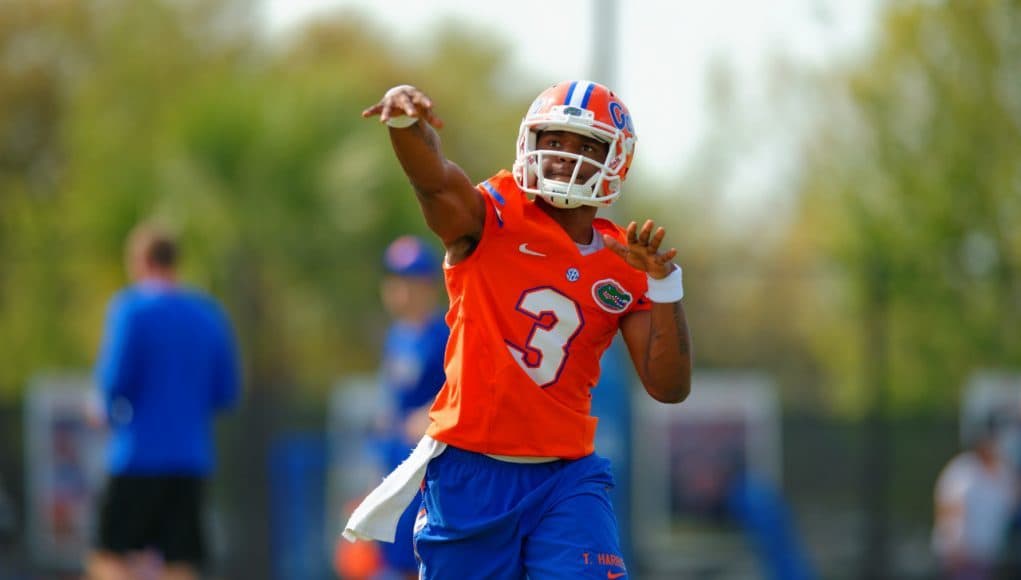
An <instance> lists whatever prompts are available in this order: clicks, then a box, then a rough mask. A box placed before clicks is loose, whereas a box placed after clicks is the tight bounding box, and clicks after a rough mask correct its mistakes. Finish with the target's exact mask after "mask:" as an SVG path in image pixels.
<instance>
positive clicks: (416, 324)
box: [377, 236, 450, 578]
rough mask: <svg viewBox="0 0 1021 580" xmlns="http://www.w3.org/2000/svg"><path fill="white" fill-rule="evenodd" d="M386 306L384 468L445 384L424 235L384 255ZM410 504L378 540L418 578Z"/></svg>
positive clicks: (436, 297) (404, 450)
mask: <svg viewBox="0 0 1021 580" xmlns="http://www.w3.org/2000/svg"><path fill="white" fill-rule="evenodd" d="M383 266H384V269H385V271H386V274H385V276H384V277H383V281H382V285H381V295H382V301H383V307H384V309H385V310H386V312H387V314H388V315H389V316H390V318H391V320H392V322H391V325H390V327H389V329H388V331H387V334H386V339H385V341H384V343H383V351H382V357H381V361H380V372H379V381H380V389H381V395H382V397H383V399H384V401H383V409H384V413H383V415H382V417H381V418H380V421H379V423H378V426H377V434H378V444H379V450H380V453H381V465H380V467H381V468H382V472H383V473H389V472H391V471H393V470H394V468H396V467H397V466H398V465H399V464H400V463H401V462H402V461H404V460H405V459H406V458H407V457H408V456H409V455H410V454H411V451H412V450H413V449H414V448H415V445H416V444H417V443H418V441H419V439H421V438H422V435H423V434H424V433H425V430H426V428H427V427H428V426H429V416H428V413H429V407H430V406H431V405H432V402H433V399H435V398H436V394H437V393H438V392H439V391H440V387H442V386H443V382H444V381H445V380H446V376H445V374H444V371H443V360H444V352H445V350H446V346H447V338H448V337H449V336H450V330H449V329H448V328H447V324H446V322H445V321H444V309H443V308H442V307H441V291H440V275H441V270H440V259H439V257H438V254H437V253H436V252H434V251H433V249H432V248H431V247H430V246H429V245H428V244H426V243H425V242H424V241H423V240H422V239H420V238H418V237H415V236H402V237H399V238H397V239H396V240H394V241H393V242H392V243H391V244H390V245H389V247H387V249H386V252H385V254H384V257H383ZM417 513H418V505H417V502H412V504H411V505H410V506H408V508H407V509H406V510H405V511H404V514H403V515H402V516H401V519H400V523H399V524H398V527H397V535H396V538H395V541H394V543H392V544H390V543H386V542H381V543H380V552H381V555H382V557H383V558H382V559H383V562H384V565H385V566H386V568H387V574H389V575H390V576H391V577H392V576H397V577H407V578H417V577H418V562H417V558H416V557H415V553H414V548H413V545H412V544H413V541H412V533H413V530H412V528H413V527H414V523H415V517H416V515H417Z"/></svg>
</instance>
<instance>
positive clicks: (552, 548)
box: [415, 447, 627, 580]
mask: <svg viewBox="0 0 1021 580" xmlns="http://www.w3.org/2000/svg"><path fill="white" fill-rule="evenodd" d="M612 487H613V476H612V475H610V462H609V461H607V460H606V459H603V458H602V457H599V456H597V455H589V456H587V457H583V458H581V459H576V460H572V461H567V460H561V461H554V462H550V463H538V464H522V463H509V462H506V461H499V460H496V459H493V458H491V457H487V456H486V455H482V454H479V453H472V452H470V451H464V450H462V449H458V448H455V447H447V449H446V451H444V452H443V453H442V454H441V455H440V456H439V457H436V458H434V459H433V460H432V461H431V462H430V463H429V467H428V469H427V471H426V476H425V485H424V489H423V492H422V508H423V510H424V514H422V516H421V518H420V521H419V522H417V523H416V528H417V531H416V533H415V549H416V551H417V553H418V555H419V557H420V559H421V568H420V573H421V578H423V579H426V580H430V579H436V578H487V579H503V578H507V579H511V578H513V579H522V578H525V577H527V578H529V580H547V579H553V578H564V579H567V578H599V579H600V580H607V579H609V580H613V579H615V578H626V577H627V570H626V569H625V568H624V560H623V558H622V556H621V551H620V539H619V537H618V533H617V519H616V518H615V517H614V515H613V507H612V504H611V502H610V495H609V490H610V489H611V488H612Z"/></svg>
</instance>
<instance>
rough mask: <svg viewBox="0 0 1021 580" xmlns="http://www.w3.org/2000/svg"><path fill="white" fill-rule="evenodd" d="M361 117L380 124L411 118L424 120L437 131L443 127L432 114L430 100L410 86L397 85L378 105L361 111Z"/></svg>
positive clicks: (438, 119) (439, 120)
mask: <svg viewBox="0 0 1021 580" xmlns="http://www.w3.org/2000/svg"><path fill="white" fill-rule="evenodd" d="M362 117H365V118H366V119H368V118H370V117H378V118H379V120H380V122H382V123H386V122H387V121H390V120H391V119H396V118H398V117H412V118H416V119H424V120H425V121H426V122H427V123H429V124H430V125H432V126H433V127H436V128H437V129H441V128H442V127H443V121H442V120H441V119H440V118H439V117H437V116H436V115H434V114H433V102H432V99H430V98H429V97H428V96H426V94H425V93H423V92H422V91H420V90H418V89H417V88H415V87H413V86H411V85H397V86H396V87H393V88H392V89H390V90H388V91H387V92H386V94H384V95H383V98H382V99H380V101H379V102H378V103H376V104H375V105H372V106H371V107H369V108H368V109H365V110H364V111H362Z"/></svg>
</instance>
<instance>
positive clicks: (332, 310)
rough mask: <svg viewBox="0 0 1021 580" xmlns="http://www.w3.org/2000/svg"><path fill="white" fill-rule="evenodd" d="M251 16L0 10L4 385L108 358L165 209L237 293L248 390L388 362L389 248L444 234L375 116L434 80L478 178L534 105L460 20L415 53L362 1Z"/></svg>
mask: <svg viewBox="0 0 1021 580" xmlns="http://www.w3.org/2000/svg"><path fill="white" fill-rule="evenodd" d="M251 14H252V11H251V7H250V5H248V4H247V3H245V2H238V1H231V0H210V1H203V2H169V1H159V0H139V1H113V2H109V1H107V2H86V3H80V2H47V3H38V5H37V4H36V3H24V2H22V3H3V4H0V109H2V110H0V258H2V260H0V317H2V319H3V321H4V324H2V325H0V343H2V344H3V345H4V349H3V350H2V352H3V354H2V355H0V356H2V357H3V362H4V364H0V397H12V396H14V397H17V396H18V394H19V393H20V391H21V390H22V389H23V387H24V384H25V381H26V379H27V377H28V376H29V375H30V374H31V373H33V372H35V371H36V370H38V369H40V368H43V367H50V368H52V367H57V368H87V367H88V366H89V365H90V364H91V361H92V358H93V356H94V353H95V348H96V342H97V340H98V336H99V326H100V323H101V320H102V316H103V305H104V303H105V301H106V300H107V299H108V298H109V296H110V294H111V293H112V292H113V291H115V290H116V288H117V287H118V286H120V285H121V284H123V283H124V281H125V278H124V274H123V272H122V260H121V253H122V242H123V238H124V235H125V234H126V232H127V231H128V229H129V228H130V227H131V225H132V224H134V223H135V222H136V221H137V220H139V219H142V218H156V219H159V220H162V221H164V222H167V223H168V224H169V225H171V226H172V227H175V228H176V229H178V230H179V231H180V233H181V234H182V238H183V240H182V241H183V245H184V251H185V253H186V259H185V261H184V265H185V272H186V275H185V278H186V279H187V280H188V281H190V282H194V283H197V284H199V285H202V286H204V287H207V288H209V289H210V290H212V291H213V292H215V293H217V294H218V295H220V296H223V297H224V298H225V299H226V301H227V304H228V307H229V308H230V309H231V311H232V312H233V314H234V318H235V320H236V322H237V325H238V330H239V334H240V335H241V340H242V343H243V349H244V357H245V360H246V364H247V367H248V369H247V371H248V372H247V373H246V374H247V376H248V377H249V378H250V382H251V386H252V387H255V388H267V389H278V388H287V389H288V390H291V389H294V388H298V389H299V392H300V390H302V389H303V390H306V391H307V392H306V394H307V395H309V398H311V399H312V400H316V401H319V400H321V393H322V392H323V390H325V389H326V388H328V387H329V386H330V384H331V382H332V380H333V379H334V378H335V377H337V376H338V375H341V374H343V373H346V372H350V371H352V370H366V369H371V368H373V367H374V359H375V350H376V347H377V345H378V341H379V338H380V334H381V333H382V330H381V328H382V327H381V325H382V320H381V314H379V312H380V308H379V306H378V297H377V296H376V291H377V288H378V284H377V278H378V276H379V265H378V264H379V254H380V252H381V251H382V248H383V247H384V245H385V244H386V243H387V242H388V241H389V240H391V239H392V238H393V237H395V236H396V235H397V234H399V233H404V232H419V233H422V232H424V230H425V226H424V223H423V220H422V218H421V216H420V213H419V210H418V208H417V206H416V204H415V202H414V198H413V196H412V195H411V193H410V191H409V186H408V185H407V182H406V180H405V178H404V177H403V174H402V173H401V172H400V170H399V167H398V165H397V163H396V162H395V161H394V160H393V156H392V153H391V152H390V151H389V143H388V141H387V139H386V133H385V130H383V129H382V128H381V127H379V126H378V125H377V124H375V123H373V122H372V121H367V120H364V119H361V118H360V112H361V110H362V109H363V108H365V107H366V106H368V105H370V104H372V103H373V102H374V101H375V100H376V99H378V98H379V96H380V95H381V94H382V92H383V91H384V90H385V89H386V88H387V87H389V86H391V85H393V84H396V83H399V82H415V83H420V84H421V85H422V86H423V87H426V88H428V89H429V90H430V91H431V92H432V93H433V94H434V96H435V97H436V99H437V102H438V103H440V107H441V109H440V111H441V113H442V114H443V115H444V117H445V118H446V120H447V122H448V126H449V127H451V131H450V132H449V134H445V135H444V137H445V140H446V143H447V146H448V148H449V149H450V151H451V156H452V157H455V158H458V159H459V160H460V161H462V162H463V163H464V164H465V166H466V168H468V169H469V172H470V173H471V174H472V176H473V177H474V178H477V179H481V178H483V177H486V176H487V175H488V174H482V173H481V172H480V171H491V170H493V169H495V168H496V167H499V166H505V165H509V163H510V161H511V156H512V155H513V139H514V137H515V136H516V123H517V119H518V118H519V117H520V114H521V110H520V109H521V107H522V106H523V105H522V102H523V101H521V100H519V99H516V98H515V97H514V96H513V95H509V94H508V93H507V92H506V91H505V89H506V87H501V86H499V84H498V83H497V82H496V79H497V78H498V72H499V71H500V70H501V67H505V66H506V64H505V63H504V61H503V57H502V56H501V54H502V50H501V47H500V46H499V45H495V44H493V45H490V44H487V41H485V40H484V39H481V38H477V37H469V36H464V35H461V34H459V33H456V32H455V31H454V29H453V28H448V29H446V30H445V32H444V34H443V40H442V42H440V43H438V44H437V48H436V50H435V51H431V52H423V51H421V50H413V49H412V48H411V47H402V46H400V45H399V44H395V43H393V42H392V41H390V40H389V39H387V38H386V37H385V36H384V35H383V34H379V33H376V32H374V31H373V30H372V28H371V27H370V26H368V25H366V23H364V22H362V21H361V20H360V19H359V17H358V16H357V15H356V14H350V13H339V14H336V15H334V16H332V17H330V18H327V19H321V20H320V21H319V22H318V23H315V24H313V25H311V26H309V27H308V28H307V29H305V30H301V31H299V32H298V33H295V34H293V35H290V36H283V37H267V36H264V35H263V34H262V32H261V30H262V29H261V28H260V26H259V23H258V22H255V21H254V20H253V18H254V17H253V16H251ZM440 71H448V72H446V73H445V76H444V75H440V74H439V72H440ZM449 71H458V72H459V78H458V79H454V78H453V77H452V76H451V73H450V72H449ZM433 73H436V74H433ZM461 74H465V75H470V76H471V78H472V80H473V82H477V86H476V87H474V88H473V91H472V92H471V93H470V94H469V93H468V92H466V91H463V90H461V86H462V84H463V82H464V81H463V78H460V75H461ZM469 97H470V98H469ZM480 102H481V103H484V104H485V105H484V107H483V106H481V105H479V104H478V103H480ZM473 123H478V124H479V125H476V126H475V127H473V126H471V124H473ZM479 126H483V127H490V128H492V129H493V131H492V132H489V131H481V130H477V127H479ZM482 168H484V169H482ZM8 345H9V346H8ZM296 394H298V393H293V392H291V393H289V394H288V397H289V398H292V399H293V398H295V397H294V395H296ZM297 398H298V399H301V398H302V397H300V396H299V397H297Z"/></svg>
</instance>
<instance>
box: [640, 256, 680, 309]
mask: <svg viewBox="0 0 1021 580" xmlns="http://www.w3.org/2000/svg"><path fill="white" fill-rule="evenodd" d="M646 277H647V278H648V279H649V290H648V291H647V292H646V293H645V297H646V298H648V299H649V300H652V301H653V302H677V301H678V300H680V299H681V298H684V281H683V279H682V277H683V274H682V273H681V267H680V266H678V265H677V264H674V271H673V272H670V274H668V275H667V277H666V278H662V279H660V280H657V279H655V278H653V277H652V276H649V275H648V274H646Z"/></svg>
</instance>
